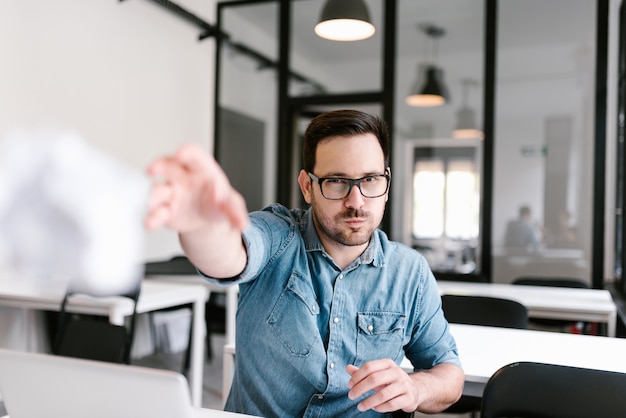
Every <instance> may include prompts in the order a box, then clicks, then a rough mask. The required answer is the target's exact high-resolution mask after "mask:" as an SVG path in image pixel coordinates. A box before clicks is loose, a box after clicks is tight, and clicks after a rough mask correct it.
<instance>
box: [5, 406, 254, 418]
mask: <svg viewBox="0 0 626 418" xmlns="http://www.w3.org/2000/svg"><path fill="white" fill-rule="evenodd" d="M194 413H195V414H194V416H195V417H197V418H237V417H240V418H243V417H251V416H252V415H245V414H236V413H233V412H226V411H220V410H217V409H207V408H196V409H194ZM0 418H10V416H9V415H5V416H3V417H0Z"/></svg>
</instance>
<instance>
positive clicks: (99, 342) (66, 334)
mask: <svg viewBox="0 0 626 418" xmlns="http://www.w3.org/2000/svg"><path fill="white" fill-rule="evenodd" d="M140 291H141V285H140V284H138V286H137V288H136V289H134V290H133V291H131V292H129V293H127V294H124V295H120V296H123V297H127V298H129V299H130V300H131V301H132V302H133V314H132V315H131V317H130V321H129V323H128V324H126V325H115V324H111V323H110V322H109V320H108V318H107V317H103V316H97V315H85V314H75V313H71V312H68V311H67V303H68V300H69V299H70V298H71V297H72V296H73V295H76V294H77V293H73V292H72V291H68V292H66V294H65V297H64V298H63V302H62V303H61V309H60V311H59V313H58V316H57V319H58V323H57V326H56V335H55V336H54V343H53V345H52V350H51V351H52V353H53V354H56V355H60V356H67V357H76V358H83V359H89V360H99V361H106V362H111V363H122V364H130V353H131V347H132V343H133V337H134V335H135V321H136V318H137V301H138V300H139V293H140Z"/></svg>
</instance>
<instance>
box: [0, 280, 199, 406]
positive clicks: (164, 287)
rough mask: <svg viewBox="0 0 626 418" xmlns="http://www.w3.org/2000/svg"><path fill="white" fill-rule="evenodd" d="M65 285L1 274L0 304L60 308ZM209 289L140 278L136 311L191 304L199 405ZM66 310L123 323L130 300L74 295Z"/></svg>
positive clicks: (193, 391)
mask: <svg viewBox="0 0 626 418" xmlns="http://www.w3.org/2000/svg"><path fill="white" fill-rule="evenodd" d="M66 288H67V279H54V278H49V279H48V278H46V279H30V280H29V279H21V280H18V279H15V278H10V277H6V276H4V277H0V306H9V307H15V308H26V309H31V310H50V311H57V310H59V309H60V305H61V301H62V299H63V296H64V295H65V292H66ZM209 293H210V292H209V289H208V288H207V287H205V286H201V285H193V284H189V283H182V282H181V283H176V282H158V281H151V280H143V281H142V283H141V293H140V294H139V300H138V302H137V313H145V312H152V311H156V310H159V309H164V308H170V307H174V306H180V305H186V304H193V322H192V326H193V334H192V336H193V339H192V345H191V359H190V369H191V373H190V374H191V376H190V377H189V384H190V386H191V397H192V400H193V404H194V405H196V406H200V403H201V399H202V377H203V371H202V370H203V365H204V357H203V356H204V332H205V331H204V305H205V303H206V301H207V299H208V297H209ZM67 310H68V311H69V312H76V313H84V314H92V315H102V316H108V317H109V321H110V322H111V323H113V324H116V325H122V324H124V318H125V317H127V316H130V315H132V313H133V303H132V301H131V300H130V299H128V298H125V297H119V296H112V297H106V298H92V297H89V296H85V295H75V296H73V297H71V298H70V300H69V301H68V304H67Z"/></svg>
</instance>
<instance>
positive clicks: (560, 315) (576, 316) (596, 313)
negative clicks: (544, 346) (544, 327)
mask: <svg viewBox="0 0 626 418" xmlns="http://www.w3.org/2000/svg"><path fill="white" fill-rule="evenodd" d="M437 285H438V287H439V293H440V294H441V295H443V294H452V295H475V296H490V297H499V298H506V299H512V300H515V301H518V302H520V303H521V304H522V305H524V306H526V308H527V309H528V314H529V316H530V317H531V318H551V319H566V320H577V321H588V322H602V323H606V324H607V325H608V330H607V331H608V335H609V336H615V328H616V325H617V308H616V306H615V302H613V298H612V297H611V293H610V292H609V291H608V290H600V289H572V288H563V287H548V286H519V285H512V284H502V283H473V282H455V281H443V280H441V281H438V282H437Z"/></svg>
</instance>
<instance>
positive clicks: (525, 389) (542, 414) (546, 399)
mask: <svg viewBox="0 0 626 418" xmlns="http://www.w3.org/2000/svg"><path fill="white" fill-rule="evenodd" d="M624 394H626V373H617V372H608V371H602V370H592V369H583V368H577V367H568V366H557V365H554V364H543V363H532V362H520V363H513V364H509V365H507V366H504V367H502V368H501V369H500V370H498V371H497V372H495V373H494V374H493V376H491V378H490V379H489V381H488V382H487V385H486V386H485V390H484V392H483V400H482V409H481V417H482V418H496V417H518V418H589V417H603V418H612V417H615V418H617V417H626V402H625V401H624Z"/></svg>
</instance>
